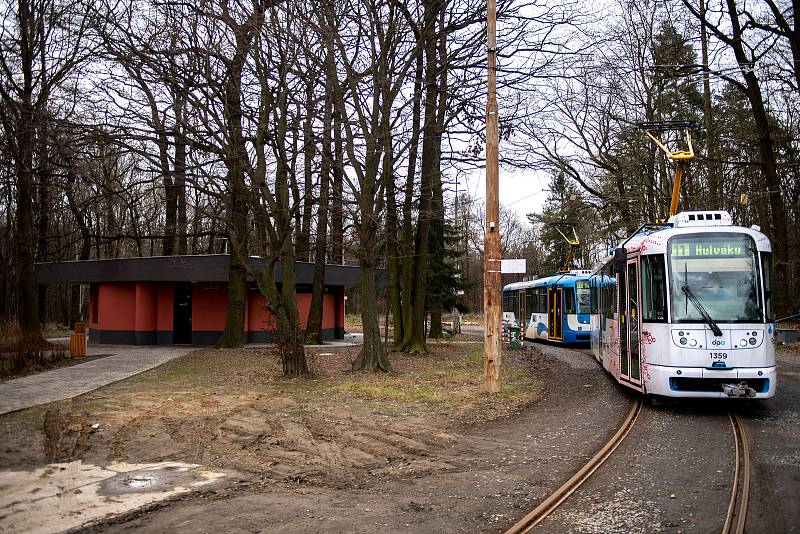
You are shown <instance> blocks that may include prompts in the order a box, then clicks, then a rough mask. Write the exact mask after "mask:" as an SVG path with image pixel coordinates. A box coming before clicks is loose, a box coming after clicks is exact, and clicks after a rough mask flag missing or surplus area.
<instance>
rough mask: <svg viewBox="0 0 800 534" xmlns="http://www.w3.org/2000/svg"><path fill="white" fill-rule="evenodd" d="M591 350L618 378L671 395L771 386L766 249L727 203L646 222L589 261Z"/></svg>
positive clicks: (748, 392) (733, 393) (762, 394)
mask: <svg viewBox="0 0 800 534" xmlns="http://www.w3.org/2000/svg"><path fill="white" fill-rule="evenodd" d="M590 287H591V301H592V302H591V304H592V316H591V321H592V352H593V353H594V356H595V358H597V360H598V361H599V362H600V363H601V364H602V365H603V367H604V368H605V369H606V370H607V371H608V372H609V373H611V375H612V376H613V377H614V378H615V379H616V380H617V381H618V382H620V383H621V384H624V385H626V386H628V387H630V388H633V389H635V390H638V391H641V392H642V393H646V394H652V395H662V396H669V397H709V398H732V397H745V398H768V397H772V396H773V395H775V386H776V379H777V370H776V367H775V335H776V331H775V323H774V316H773V300H774V299H773V290H772V254H771V247H770V242H769V239H768V238H767V236H765V235H764V234H762V233H761V232H760V231H759V229H758V228H757V227H753V228H743V227H739V226H733V223H732V220H731V216H730V215H729V214H728V213H727V212H724V211H710V212H682V213H678V214H677V215H674V216H673V217H670V219H669V222H668V223H667V224H653V225H644V226H643V227H642V228H641V229H640V230H639V231H638V232H637V233H636V234H634V235H633V236H632V237H630V238H628V239H627V240H626V241H625V242H624V243H622V245H621V246H620V247H618V248H616V249H614V250H613V254H612V255H610V256H609V257H608V258H606V260H604V261H603V262H601V264H600V265H599V266H598V267H597V268H596V269H595V270H594V271H593V273H592V277H591V279H590Z"/></svg>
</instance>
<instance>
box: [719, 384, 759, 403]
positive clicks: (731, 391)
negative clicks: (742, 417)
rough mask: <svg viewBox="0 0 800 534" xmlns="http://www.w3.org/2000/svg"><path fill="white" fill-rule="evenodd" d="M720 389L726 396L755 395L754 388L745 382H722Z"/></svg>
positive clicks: (749, 396)
mask: <svg viewBox="0 0 800 534" xmlns="http://www.w3.org/2000/svg"><path fill="white" fill-rule="evenodd" d="M722 391H724V392H725V395H727V396H728V397H735V398H739V399H751V398H753V397H755V396H756V390H755V389H753V388H751V387H750V386H748V385H747V382H740V383H738V384H722Z"/></svg>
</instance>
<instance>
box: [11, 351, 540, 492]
mask: <svg viewBox="0 0 800 534" xmlns="http://www.w3.org/2000/svg"><path fill="white" fill-rule="evenodd" d="M357 350H358V348H357V347H344V348H341V347H339V348H332V347H331V348H329V347H324V348H318V349H313V350H311V349H310V350H309V356H310V359H311V367H312V369H313V370H314V377H313V378H311V379H303V380H286V379H283V378H282V377H281V376H280V365H279V363H278V362H277V361H276V357H275V355H274V354H273V353H271V352H270V351H269V350H266V349H240V350H222V351H221V350H202V351H197V352H193V353H190V354H188V355H186V356H185V357H182V358H179V359H178V360H175V361H173V362H170V363H168V364H166V365H164V366H162V367H160V368H158V369H155V370H153V371H150V372H147V373H144V374H142V375H139V376H138V377H135V378H133V379H130V380H126V381H124V382H121V383H117V384H113V385H110V386H107V387H105V388H101V389H99V390H96V391H94V392H92V393H89V394H87V395H83V396H81V397H78V398H76V399H73V400H70V401H64V402H57V403H52V404H50V405H46V406H41V407H36V408H32V409H29V410H24V411H22V412H18V413H15V414H9V415H8V416H5V417H3V418H2V419H0V425H2V427H0V428H2V429H3V435H4V436H5V438H3V440H2V448H0V465H2V466H3V468H4V469H29V468H33V467H38V466H41V465H44V464H46V463H51V462H67V461H74V460H78V459H80V460H83V461H84V462H90V463H93V464H98V465H103V464H107V463H110V462H112V461H125V462H130V463H138V462H153V461H163V460H180V461H186V462H191V463H197V464H202V465H204V466H207V467H213V468H218V469H222V470H227V471H235V472H237V473H238V474H239V475H240V476H245V477H247V478H252V477H255V478H257V479H259V480H262V481H267V480H268V481H293V482H296V483H300V482H303V483H314V484H320V485H325V486H331V487H339V486H341V485H346V484H348V483H351V482H352V481H353V480H356V479H357V478H358V477H359V476H360V473H361V472H362V471H363V470H364V469H365V468H367V467H373V468H374V466H376V465H380V466H383V468H385V469H389V470H391V469H396V468H398V466H397V465H395V463H396V462H405V464H404V467H403V468H404V469H417V468H420V469H431V468H435V466H430V465H427V464H425V463H423V465H422V466H419V467H417V466H416V463H415V462H416V459H417V458H418V457H420V456H422V455H424V454H426V453H427V452H428V451H430V450H431V449H437V448H441V447H444V446H446V445H447V444H449V443H451V442H452V441H453V440H454V435H453V434H452V433H451V432H452V429H454V428H459V427H461V426H464V425H470V424H475V423H476V422H479V421H487V420H492V419H496V418H501V417H506V416H508V415H511V414H513V413H515V412H517V411H519V410H520V409H521V408H523V407H524V406H526V405H528V404H530V403H531V402H533V401H534V400H536V398H537V396H538V395H539V393H540V391H541V385H540V384H539V383H538V382H537V381H536V380H535V379H534V378H533V376H532V375H530V374H529V373H527V372H525V371H524V370H521V369H520V368H519V366H518V365H515V364H514V363H513V361H510V362H509V365H507V369H506V370H505V378H506V382H505V387H504V390H503V393H502V394H501V395H500V396H499V397H498V398H497V399H494V398H493V399H490V398H489V397H487V396H486V395H484V394H482V393H481V392H480V380H481V377H482V373H481V365H482V361H481V357H482V345H480V344H478V343H475V342H474V341H472V342H471V341H469V340H462V343H458V344H432V345H431V354H430V355H427V356H409V355H402V354H393V355H392V357H391V362H392V366H393V371H392V372H391V373H388V374H379V375H373V374H369V373H356V372H353V371H351V370H350V362H351V361H353V360H354V359H355V355H356V351H357Z"/></svg>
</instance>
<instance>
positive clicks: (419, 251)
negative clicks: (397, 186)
mask: <svg viewBox="0 0 800 534" xmlns="http://www.w3.org/2000/svg"><path fill="white" fill-rule="evenodd" d="M437 6H439V3H438V2H437V1H436V0H427V1H426V2H425V14H424V17H425V31H424V38H425V122H424V123H423V126H422V132H423V137H422V164H421V173H422V176H421V179H420V200H419V219H418V223H417V235H416V240H415V245H416V247H415V248H416V253H415V257H414V288H413V297H412V302H411V307H412V310H411V335H410V338H409V340H408V343H407V344H406V345H405V350H408V351H410V352H426V351H427V347H426V346H425V337H426V332H425V316H426V313H425V312H426V301H425V295H426V286H427V282H428V260H429V256H430V227H431V217H432V201H433V197H432V195H433V180H434V174H435V173H436V142H437V139H436V137H437V131H436V100H437V70H438V64H437V61H436V44H437V39H436V35H435V27H436V24H435V23H436V18H437V15H438V11H437Z"/></svg>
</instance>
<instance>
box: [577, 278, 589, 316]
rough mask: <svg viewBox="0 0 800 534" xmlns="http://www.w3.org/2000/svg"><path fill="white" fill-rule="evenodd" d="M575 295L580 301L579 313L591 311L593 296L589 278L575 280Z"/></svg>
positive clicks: (578, 301)
mask: <svg viewBox="0 0 800 534" xmlns="http://www.w3.org/2000/svg"><path fill="white" fill-rule="evenodd" d="M575 297H576V299H575V300H576V301H577V303H578V313H591V311H592V298H591V293H590V290H589V281H588V280H576V281H575Z"/></svg>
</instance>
